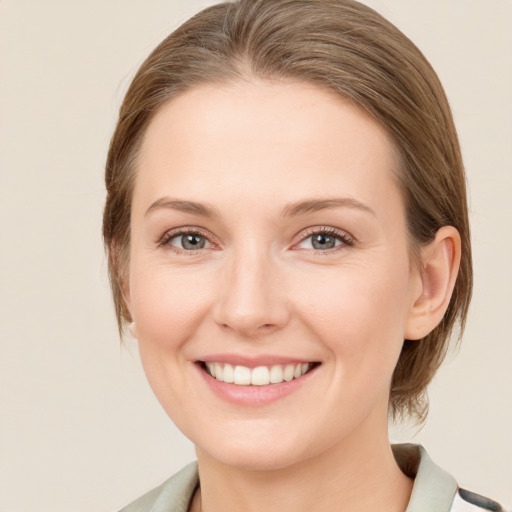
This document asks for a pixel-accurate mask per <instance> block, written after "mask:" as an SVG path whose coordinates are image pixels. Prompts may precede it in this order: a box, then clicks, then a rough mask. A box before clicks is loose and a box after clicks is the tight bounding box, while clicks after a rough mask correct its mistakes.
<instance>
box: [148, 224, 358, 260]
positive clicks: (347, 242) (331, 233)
mask: <svg viewBox="0 0 512 512" xmlns="http://www.w3.org/2000/svg"><path fill="white" fill-rule="evenodd" d="M186 235H198V236H200V237H202V238H204V239H205V240H206V241H207V242H208V243H209V244H211V245H212V246H213V247H216V244H214V243H213V242H211V241H210V240H209V238H208V235H207V234H206V233H204V232H202V231H201V230H200V229H197V228H179V229H178V230H175V231H168V232H167V233H165V234H164V235H163V236H162V237H161V238H160V240H159V241H158V243H157V245H158V247H168V248H169V249H170V250H172V251H174V252H176V253H178V254H186V255H194V253H196V252H199V251H200V250H197V251H191V250H186V249H180V248H179V247H175V246H173V245H171V243H170V242H171V241H172V240H174V239H175V238H178V237H180V236H186ZM313 235H324V236H327V237H332V238H336V239H337V240H339V241H340V242H341V245H339V246H337V247H334V248H331V249H323V250H318V249H317V250H315V249H305V250H310V251H312V252H315V253H332V252H333V251H337V250H340V249H342V248H343V247H353V246H354V244H355V240H354V238H353V237H352V236H350V235H349V234H348V233H346V232H345V231H341V230H339V229H335V228H330V227H322V226H319V227H312V228H308V229H307V230H306V231H305V233H304V234H303V236H302V237H301V239H300V240H299V241H298V242H296V243H295V244H294V247H295V246H297V245H299V244H300V243H302V242H304V241H305V240H307V239H308V238H310V237H311V236H313Z"/></svg>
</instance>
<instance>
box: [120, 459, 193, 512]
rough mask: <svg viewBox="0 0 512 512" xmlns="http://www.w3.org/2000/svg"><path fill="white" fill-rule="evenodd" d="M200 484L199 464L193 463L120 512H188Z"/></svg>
mask: <svg viewBox="0 0 512 512" xmlns="http://www.w3.org/2000/svg"><path fill="white" fill-rule="evenodd" d="M198 482H199V477H198V472H197V463H196V462H193V463H191V464H189V465H188V466H185V467H184V468H183V469H182V470H181V471H179V472H178V473H176V474H175V475H174V476H172V477H171V478H169V479H168V480H166V481H165V482H164V483H163V484H161V485H159V486H158V487H155V488H154V489H152V490H151V491H149V492H147V493H146V494H144V495H143V496H141V497H140V498H138V499H136V500H135V501H134V502H132V503H130V504H129V505H127V506H126V507H124V508H123V509H122V510H121V511H120V512H187V510H188V507H189V503H190V500H191V499H192V496H193V494H194V491H195V490H196V488H197V485H198Z"/></svg>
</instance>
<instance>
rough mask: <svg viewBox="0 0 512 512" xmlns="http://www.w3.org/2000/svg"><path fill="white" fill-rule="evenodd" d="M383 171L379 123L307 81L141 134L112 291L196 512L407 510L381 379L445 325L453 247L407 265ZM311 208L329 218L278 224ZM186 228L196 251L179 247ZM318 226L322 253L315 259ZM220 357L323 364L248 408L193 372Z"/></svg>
mask: <svg viewBox="0 0 512 512" xmlns="http://www.w3.org/2000/svg"><path fill="white" fill-rule="evenodd" d="M396 168H397V157H396V154H395V151H394V147H393V144H392V141H391V140H390V138H389V136H388V135H387V133H386V131H385V130H384V129H383V128H382V127H381V126H380V125H379V124H377V123H376V122H375V121H374V120H373V119H372V118H370V117H369V116H368V115H367V114H365V113H364V112H362V111H361V110H360V109H359V108H357V107H355V106H353V105H352V104H351V103H349V102H348V101H345V100H343V99H341V98H339V97H337V96H334V95H333V94H331V93H330V92H327V91H324V90H322V89H319V88H316V87H314V86H311V85H308V84H303V83H270V82H262V81H258V80H253V81H249V80H248V81H245V82H240V83H235V84H230V85H224V86H220V85H216V86H201V87H198V88H195V89H192V90H190V91H188V92H186V93H184V94H182V95H180V96H179V97H177V98H175V99H173V100H172V101H170V102H169V103H168V104H167V105H165V106H164V107H163V108H162V109H161V110H160V112H158V113H157V115H156V116H155V118H154V119H153V121H152V122H151V124H150V126H149V128H148V130H147V132H146V134H145V139H144V143H143V146H142V150H141V154H140V156H139V161H138V170H137V177H136V182H135V188H134V195H133V204H132V226H131V249H130V262H129V277H128V279H127V281H126V283H124V291H125V296H126V301H127V305H128V308H129V310H130V314H131V316H132V318H133V320H134V321H135V325H136V326H135V328H134V331H133V334H134V335H135V336H136V337H137V338H138V340H139V346H140V355H141V359H142V362H143V365H144V368H145V371H146V374H147V377H148V380H149V382H150V384H151V386H152V388H153V390H154V392H155V394H156V396H157V397H158V399H159V401H160V402H161V404H162V406H163V407H164V409H165V410H166V411H167V413H168V414H169V416H170V417H171V418H172V419H173V421H174V422H175V423H176V424H177V426H178V427H179V428H180V429H181V430H182V431H183V432H184V433H185V435H186V436H187V437H189V438H190V439H191V440H192V441H193V443H194V444H195V446H196V452H197V457H198V462H199V470H200V479H201V492H200V493H197V494H196V497H195V499H194V502H193V505H192V509H193V510H194V509H195V510H199V508H200V507H201V505H202V509H203V510H204V511H207V512H216V511H220V510H222V511H224V512H226V511H228V512H229V511H231V510H233V511H235V510H237V511H240V510H244V511H250V510H254V511H256V510H266V511H273V510H295V511H302V510H304V511H306V510H316V511H338V512H339V511H343V510H351V511H357V510H369V509H375V510H389V511H403V510H405V508H406V506H407V502H408V498H409V495H410V491H411V486H412V482H411V480H410V479H409V478H407V477H406V476H404V475H403V474H402V473H401V472H400V470H399V468H398V467H397V465H396V463H395V461H394V459H393V456H392V452H391V449H390V446H389V441H388V433H387V409H388V399H389V387H390V382H391V377H392V373H393V369H394V367H395V365H396V362H397V360H398V357H399V354H400V349H401V346H402V343H403V340H404V339H405V338H409V339H412V338H421V337H422V336H424V335H425V334H427V333H428V332H429V331H430V330H431V329H432V328H433V327H434V326H435V325H436V324H437V322H438V321H439V320H440V319H441V317H442V314H443V313H444V310H445V309H446V306H447V304H448V301H449V297H450V294H451V290H452V288H453V283H454V280H455V275H456V272H457V266H458V258H459V254H460V243H459V242H458V235H457V232H456V231H455V230H454V229H453V228H449V227H446V228H443V229H442V230H440V232H439V233H438V236H437V237H436V240H435V241H434V242H433V243H432V244H430V245H429V246H427V247H425V248H423V249H422V265H421V266H420V267H418V266H417V265H413V264H412V263H411V261H410V247H409V240H408V236H407V231H406V221H405V212H404V204H403V200H402V197H401V194H400V191H399V189H398V187H397V185H396V182H395V177H394V172H395V169H396ZM326 199H328V200H339V199H341V200H342V201H341V203H340V204H336V205H335V204H333V203H325V200H326ZM347 199H348V201H347ZM170 201H180V202H181V203H170ZM305 201H324V203H321V204H320V203H318V202H317V203H315V204H316V208H313V209H311V208H309V209H308V208H304V207H303V208H302V210H300V208H299V209H297V208H296V209H295V210H296V211H295V212H294V213H291V210H293V206H291V205H295V206H296V205H297V204H299V203H303V202H305ZM184 202H186V204H185V203H184ZM191 202H194V203H199V204H200V205H202V206H203V210H204V209H208V211H209V213H210V215H204V213H205V211H200V208H199V209H198V208H197V207H195V208H191V207H190V203H191ZM177 206H178V208H177ZM183 210H187V211H183ZM297 210H300V211H297ZM183 228H187V229H188V230H192V231H194V232H197V233H199V234H200V236H202V237H204V238H201V239H200V240H201V241H204V244H205V245H204V247H203V248H202V249H199V250H186V249H184V248H183V245H182V238H181V235H180V233H181V234H182V231H183ZM321 228H328V229H330V230H334V231H335V233H334V234H331V236H332V237H333V239H335V240H336V244H335V247H333V248H332V249H329V250H320V249H317V248H315V247H314V246H313V245H312V239H311V235H312V233H318V231H319V229H321ZM220 353H221V354H226V353H229V354H235V356H240V357H255V356H265V357H269V356H275V357H278V358H287V357H288V358H296V357H299V358H301V359H303V360H306V361H314V362H318V363H320V365H319V366H318V367H317V368H316V370H315V371H314V373H312V374H311V375H310V376H309V378H308V380H307V382H306V381H305V382H306V384H304V385H302V386H301V387H299V388H298V389H297V390H296V391H294V392H293V393H291V394H289V395H287V396H285V397H282V398H280V399H278V400H276V401H274V402H272V403H269V404H263V405H260V406H255V405H249V406H244V405H240V404H233V403H231V402H229V401H226V400H224V399H222V398H221V397H219V396H218V395H216V394H215V393H214V392H213V391H212V390H211V388H210V387H209V386H208V385H207V384H206V380H205V378H204V375H202V374H201V370H199V369H198V365H197V361H199V360H203V359H204V358H205V357H206V356H208V355H210V354H220ZM292 507H293V508H292Z"/></svg>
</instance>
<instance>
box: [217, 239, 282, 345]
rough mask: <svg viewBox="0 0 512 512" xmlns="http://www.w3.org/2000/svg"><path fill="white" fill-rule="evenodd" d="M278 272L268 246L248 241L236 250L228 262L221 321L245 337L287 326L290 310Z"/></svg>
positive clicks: (221, 305)
mask: <svg viewBox="0 0 512 512" xmlns="http://www.w3.org/2000/svg"><path fill="white" fill-rule="evenodd" d="M278 274H279V269H278V264H277V262H276V261H275V258H273V257H272V255H271V253H270V251H269V250H268V248H264V247H261V246H257V245H256V244H249V243H248V244H246V245H245V246H244V247H241V248H238V249H237V250H234V251H233V252H232V254H231V255H230V258H229V259H228V261H227V262H226V267H225V273H224V276H223V278H224V283H223V293H222V294H221V299H220V301H219V303H218V304H217V314H216V321H217V323H218V324H220V325H221V326H223V327H225V328H229V329H230V330H232V331H235V332H237V333H238V334H239V335H241V336H245V337H252V336H256V335H258V334H261V333H263V332H267V333H268V332H270V331H273V330H276V329H279V328H280V327H282V326H283V325H285V324H286V322H287V320H288V312H287V307H286V301H285V300H284V297H283V294H282V290H280V289H279V285H278V283H279V277H278Z"/></svg>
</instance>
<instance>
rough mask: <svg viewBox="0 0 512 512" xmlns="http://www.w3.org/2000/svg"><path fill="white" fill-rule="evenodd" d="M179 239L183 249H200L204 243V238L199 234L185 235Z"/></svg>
mask: <svg viewBox="0 0 512 512" xmlns="http://www.w3.org/2000/svg"><path fill="white" fill-rule="evenodd" d="M181 240H182V242H181V243H182V244H183V247H184V248H185V249H202V248H203V247H204V245H205V239H204V237H202V236H200V235H185V236H183V237H182V239H181Z"/></svg>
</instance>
